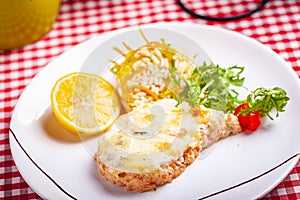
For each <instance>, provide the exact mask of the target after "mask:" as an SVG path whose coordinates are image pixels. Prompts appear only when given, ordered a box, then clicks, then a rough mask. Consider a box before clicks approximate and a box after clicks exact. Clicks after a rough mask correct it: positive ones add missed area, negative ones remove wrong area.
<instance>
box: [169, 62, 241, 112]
mask: <svg viewBox="0 0 300 200" xmlns="http://www.w3.org/2000/svg"><path fill="white" fill-rule="evenodd" d="M243 71H244V67H239V66H232V67H229V68H221V67H220V66H219V65H214V64H209V65H207V64H206V63H204V64H203V65H202V66H197V67H196V68H195V69H194V70H193V72H192V75H191V77H190V78H189V79H188V80H184V81H185V83H186V85H185V87H184V89H183V91H182V92H180V93H179V94H175V95H174V98H175V100H177V101H178V103H179V104H180V103H181V102H183V101H186V102H188V103H189V104H190V105H191V106H198V105H204V106H206V107H208V108H213V109H216V110H222V111H225V112H232V111H233V110H234V109H235V108H236V106H237V105H238V104H239V103H240V102H241V101H240V100H238V93H237V92H236V91H235V90H234V89H232V88H230V86H237V87H241V86H242V85H243V83H244V80H245V78H244V77H241V73H242V72H243ZM170 74H171V77H172V80H173V83H175V84H176V83H178V75H176V74H175V69H174V66H172V68H171V73H170Z"/></svg>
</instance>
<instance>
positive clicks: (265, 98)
mask: <svg viewBox="0 0 300 200" xmlns="http://www.w3.org/2000/svg"><path fill="white" fill-rule="evenodd" d="M289 99H290V98H289V97H288V96H287V93H286V91H284V90H283V89H282V88H280V87H274V88H270V89H268V88H263V87H260V88H257V89H255V90H254V91H252V92H251V93H250V94H249V95H248V96H247V99H246V102H248V104H249V105H250V107H249V108H247V109H245V110H243V111H241V114H242V115H244V116H245V115H248V114H249V113H250V112H251V111H259V113H260V115H262V116H264V115H267V116H268V117H269V118H270V119H272V120H273V119H274V118H273V117H272V116H271V115H270V112H271V111H272V110H274V109H275V110H276V115H275V116H276V117H278V116H279V112H284V111H285V110H284V107H285V106H286V105H287V103H288V101H289Z"/></svg>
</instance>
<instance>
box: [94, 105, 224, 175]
mask: <svg viewBox="0 0 300 200" xmlns="http://www.w3.org/2000/svg"><path fill="white" fill-rule="evenodd" d="M176 104H177V102H176V101H175V100H172V99H162V100H158V101H155V102H152V103H149V104H146V105H144V106H142V107H139V108H137V109H134V110H133V111H131V112H129V113H127V114H125V115H123V116H121V117H120V118H119V119H118V120H117V122H116V123H115V124H114V125H113V126H112V128H111V129H110V130H109V131H108V132H107V133H106V134H104V135H102V136H101V137H100V139H99V142H98V152H97V154H96V156H97V160H101V162H104V163H105V164H106V165H107V166H108V167H109V168H110V169H111V170H113V171H115V172H117V171H123V172H124V171H125V172H137V173H147V172H154V171H156V170H159V168H160V167H161V166H162V165H165V164H168V163H169V162H170V161H173V160H176V159H178V158H180V157H181V156H182V154H183V152H184V151H185V150H186V149H187V148H188V147H189V146H192V147H194V146H199V143H200V137H199V134H198V133H197V128H198V126H199V122H200V123H202V121H203V122H204V121H205V123H210V124H211V126H217V125H218V123H219V121H218V120H217V121H216V122H217V123H213V121H215V119H214V120H213V117H214V116H215V115H213V113H212V112H213V111H211V110H205V112H204V111H203V112H202V114H201V115H197V116H196V117H195V115H194V113H193V110H192V109H191V108H190V107H189V106H188V105H187V104H184V103H183V104H181V105H180V106H176ZM199 116H200V117H199Z"/></svg>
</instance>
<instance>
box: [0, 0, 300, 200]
mask: <svg viewBox="0 0 300 200" xmlns="http://www.w3.org/2000/svg"><path fill="white" fill-rule="evenodd" d="M182 2H185V3H186V5H188V6H193V10H195V11H197V12H200V11H202V12H203V11H205V12H206V13H207V14H211V15H213V14H215V13H217V16H218V17H222V16H228V15H230V14H235V13H236V12H235V11H236V10H243V8H244V7H246V6H247V5H244V7H243V5H242V4H241V3H242V2H244V3H245V2H254V3H255V2H256V3H257V2H260V1H258V0H252V1H229V0H218V1H217V0H212V1H204V0H203V1H202V4H201V3H199V2H201V1H192V0H189V1H182ZM196 2H198V3H196ZM232 2H240V4H239V5H238V6H237V7H234V6H233V5H232ZM157 22H189V23H191V22H192V23H197V24H208V25H213V26H218V27H223V28H226V29H230V30H233V31H237V32H240V33H242V34H244V35H246V36H249V37H251V38H254V39H256V40H258V41H259V42H261V43H263V44H264V45H266V46H268V47H270V48H272V49H273V50H274V51H275V52H276V53H278V54H279V55H280V56H281V57H283V58H284V59H285V60H286V62H287V63H288V64H289V65H290V67H291V68H292V69H293V70H294V71H295V73H297V74H298V76H300V48H299V41H300V1H299V0H270V1H268V3H267V4H266V5H265V6H264V8H263V9H262V10H260V11H259V12H257V13H254V14H253V15H251V16H249V17H246V18H242V19H239V20H231V21H225V22H217V21H206V20H204V19H197V18H194V17H193V16H191V15H189V14H187V13H185V12H184V11H183V10H182V9H181V8H180V7H179V6H178V4H177V1H175V0H163V1H161V0H137V1H133V0H123V1H121V0H110V1H109V0H106V1H98V0H82V1H76V0H73V1H72V0H63V1H62V2H61V6H60V11H59V15H58V18H57V21H56V22H55V24H54V25H53V28H52V30H51V31H50V32H49V33H48V34H47V35H45V36H44V37H43V38H41V39H40V40H39V41H37V42H35V43H33V44H30V45H27V46H25V47H23V48H20V49H16V50H11V51H0V93H1V94H0V110H1V112H0V199H2V198H4V199H5V198H7V199H40V197H39V196H38V195H37V194H36V193H35V192H34V191H33V190H32V189H31V188H30V187H29V186H28V185H27V183H26V182H25V181H24V180H23V178H22V176H21V175H20V173H19V171H18V169H17V167H16V166H15V163H14V161H13V158H12V155H11V151H10V146H9V124H10V120H11V115H12V113H13V110H14V106H15V105H16V103H17V100H18V98H19V96H20V94H21V93H22V91H23V90H24V88H25V87H26V85H27V84H28V83H29V82H30V80H31V79H32V78H33V77H34V76H35V75H36V74H37V73H38V72H39V70H41V69H42V68H43V67H45V66H46V65H47V63H49V62H50V61H51V60H53V59H55V58H56V57H57V56H58V55H59V54H61V53H62V52H64V51H66V50H68V49H70V48H72V47H73V46H75V45H76V44H78V43H80V42H83V41H85V40H87V39H89V38H91V37H93V36H95V35H99V34H101V33H104V32H108V31H111V30H116V29H120V28H124V27H129V26H135V25H141V24H148V23H157ZM299 177H300V162H298V163H297V165H296V166H295V168H294V169H293V170H292V171H291V172H290V174H289V175H288V176H287V177H286V178H285V179H284V180H283V181H282V182H281V183H280V184H279V185H278V186H277V187H276V188H275V189H274V190H273V191H271V192H270V193H269V194H267V195H266V196H265V197H264V198H265V199H300V178H299Z"/></svg>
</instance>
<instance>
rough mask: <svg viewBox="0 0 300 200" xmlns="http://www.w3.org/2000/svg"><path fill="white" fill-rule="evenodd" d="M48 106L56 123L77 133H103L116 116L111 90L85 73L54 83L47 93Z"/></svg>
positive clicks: (99, 78) (117, 108) (74, 74)
mask: <svg viewBox="0 0 300 200" xmlns="http://www.w3.org/2000/svg"><path fill="white" fill-rule="evenodd" d="M51 105H52V109H53V112H54V114H55V116H56V118H57V120H58V122H59V123H60V124H61V125H62V126H63V127H64V128H66V129H67V130H69V131H71V132H72V133H80V134H95V133H101V132H103V131H105V130H107V129H108V128H109V127H110V126H111V125H112V124H113V123H114V121H115V118H116V117H117V116H118V115H119V113H120V107H119V104H118V99H117V97H116V95H115V93H114V87H113V86H112V85H111V84H110V83H109V82H108V81H106V80H105V79H104V78H102V77H100V76H97V75H95V74H89V73H85V72H74V73H70V74H67V75H65V76H63V77H61V78H60V79H59V80H57V82H56V83H55V85H54V87H53V89H52V91H51Z"/></svg>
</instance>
